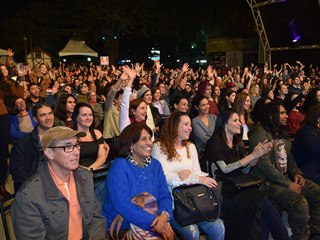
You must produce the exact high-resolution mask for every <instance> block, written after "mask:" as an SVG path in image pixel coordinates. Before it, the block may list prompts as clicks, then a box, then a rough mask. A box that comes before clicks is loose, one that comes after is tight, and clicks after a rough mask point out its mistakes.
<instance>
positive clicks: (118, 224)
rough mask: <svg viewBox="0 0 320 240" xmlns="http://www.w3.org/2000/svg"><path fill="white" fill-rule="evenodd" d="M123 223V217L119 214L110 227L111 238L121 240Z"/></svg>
mask: <svg viewBox="0 0 320 240" xmlns="http://www.w3.org/2000/svg"><path fill="white" fill-rule="evenodd" d="M122 222H123V217H122V216H121V215H120V214H118V215H117V216H116V217H115V218H114V220H113V222H112V224H111V226H110V236H111V238H112V239H116V240H118V239H119V231H120V227H121V224H122ZM116 225H117V230H116V238H114V236H113V233H114V227H115V226H116Z"/></svg>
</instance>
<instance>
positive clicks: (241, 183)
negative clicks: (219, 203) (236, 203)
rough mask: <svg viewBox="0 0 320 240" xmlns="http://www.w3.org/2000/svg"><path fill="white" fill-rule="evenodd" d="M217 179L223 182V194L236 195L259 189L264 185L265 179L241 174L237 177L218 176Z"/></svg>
mask: <svg viewBox="0 0 320 240" xmlns="http://www.w3.org/2000/svg"><path fill="white" fill-rule="evenodd" d="M216 177H217V179H219V180H221V181H223V190H222V191H223V192H224V193H227V194H236V193H238V192H240V191H243V190H246V189H259V188H260V186H261V185H262V184H263V183H264V179H262V178H259V177H257V176H254V175H251V174H241V175H236V176H225V175H223V174H217V175H216Z"/></svg>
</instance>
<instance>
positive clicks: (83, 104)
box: [72, 102, 97, 141]
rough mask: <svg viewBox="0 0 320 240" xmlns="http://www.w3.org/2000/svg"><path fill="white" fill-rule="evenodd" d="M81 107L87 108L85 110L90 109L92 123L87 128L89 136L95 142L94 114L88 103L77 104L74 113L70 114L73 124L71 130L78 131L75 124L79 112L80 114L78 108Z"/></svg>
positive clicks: (76, 123)
mask: <svg viewBox="0 0 320 240" xmlns="http://www.w3.org/2000/svg"><path fill="white" fill-rule="evenodd" d="M82 107H87V108H90V110H91V112H92V118H93V120H92V123H91V126H90V127H89V131H90V134H91V136H92V138H93V140H94V141H96V140H97V137H96V134H95V133H94V113H93V109H92V107H91V105H90V104H89V103H86V102H79V103H77V105H76V106H75V107H74V111H73V113H72V122H73V129H74V130H78V122H77V117H78V115H79V112H80V108H82Z"/></svg>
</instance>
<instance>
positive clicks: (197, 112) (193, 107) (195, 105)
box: [189, 95, 208, 119]
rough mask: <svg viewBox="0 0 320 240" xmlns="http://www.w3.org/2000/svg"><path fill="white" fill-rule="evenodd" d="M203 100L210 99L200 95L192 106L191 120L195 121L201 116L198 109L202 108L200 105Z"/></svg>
mask: <svg viewBox="0 0 320 240" xmlns="http://www.w3.org/2000/svg"><path fill="white" fill-rule="evenodd" d="M203 99H208V98H207V97H205V96H204V95H198V96H196V97H195V98H194V100H193V101H192V106H191V110H190V114H189V116H190V118H191V119H193V118H195V117H196V116H198V115H199V111H198V110H197V109H196V107H199V106H200V103H201V101H202V100H203Z"/></svg>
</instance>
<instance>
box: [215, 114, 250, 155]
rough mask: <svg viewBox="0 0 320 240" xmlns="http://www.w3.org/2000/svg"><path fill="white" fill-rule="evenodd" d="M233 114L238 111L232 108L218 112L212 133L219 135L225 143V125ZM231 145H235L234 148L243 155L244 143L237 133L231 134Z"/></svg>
mask: <svg viewBox="0 0 320 240" xmlns="http://www.w3.org/2000/svg"><path fill="white" fill-rule="evenodd" d="M233 114H237V115H238V113H237V112H236V111H235V110H233V109H227V110H225V111H222V112H221V113H219V115H218V117H217V121H216V126H215V128H214V132H213V135H212V136H218V137H220V138H221V139H222V140H223V142H224V143H225V144H227V136H226V125H227V123H228V121H229V119H230V118H231V116H232V115H233ZM233 146H235V148H236V149H237V150H238V151H240V154H241V155H243V156H245V148H244V144H243V142H242V140H241V137H240V136H239V135H237V134H236V135H234V136H233Z"/></svg>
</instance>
